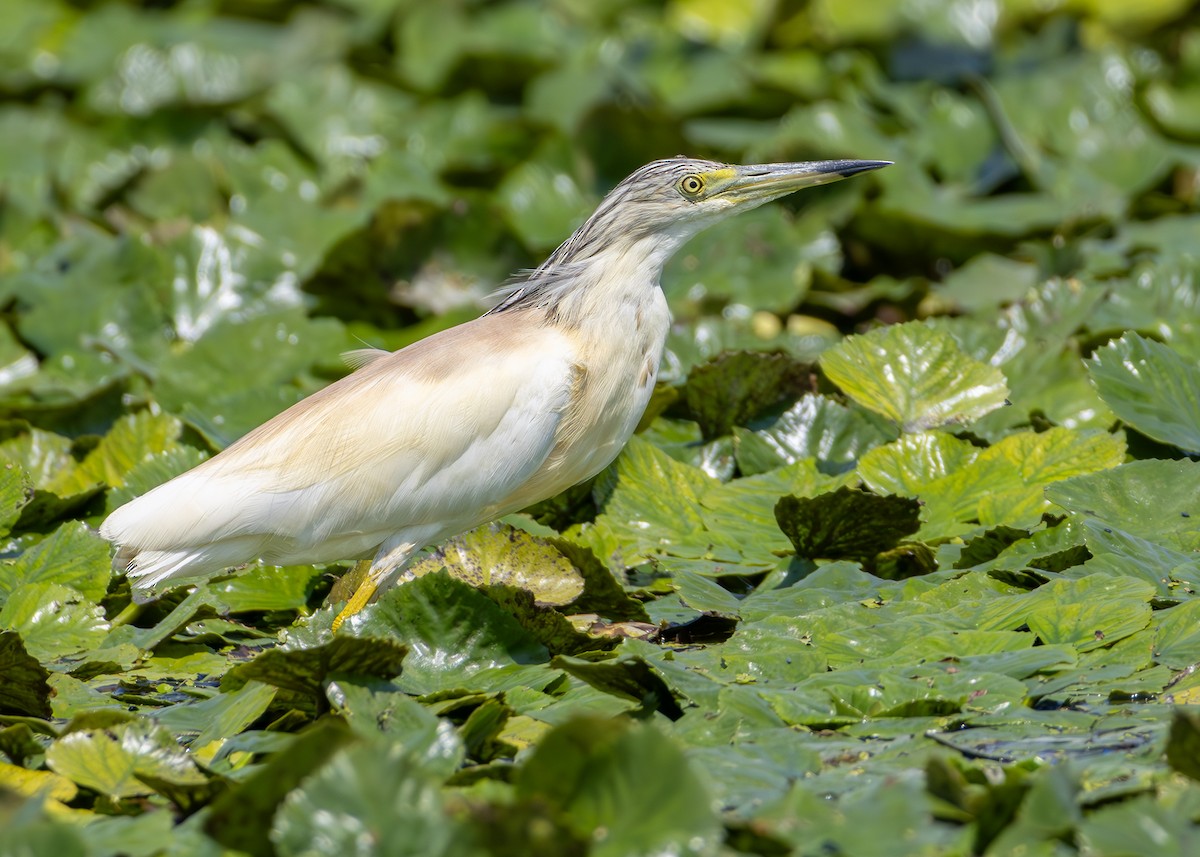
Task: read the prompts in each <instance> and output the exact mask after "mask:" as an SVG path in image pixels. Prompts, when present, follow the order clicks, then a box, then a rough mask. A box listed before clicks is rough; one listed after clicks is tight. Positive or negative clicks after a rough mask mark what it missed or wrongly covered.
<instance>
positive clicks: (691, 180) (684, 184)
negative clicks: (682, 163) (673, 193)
mask: <svg viewBox="0 0 1200 857" xmlns="http://www.w3.org/2000/svg"><path fill="white" fill-rule="evenodd" d="M679 189H680V190H681V191H683V192H684V194H686V195H687V196H697V195H698V194H699V193H700V191H702V190H704V179H702V178H701V177H700V176H684V177H683V178H681V179H680V180H679Z"/></svg>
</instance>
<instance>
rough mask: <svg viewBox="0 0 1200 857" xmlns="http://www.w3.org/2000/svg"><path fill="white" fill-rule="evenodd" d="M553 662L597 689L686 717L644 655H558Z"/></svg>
mask: <svg viewBox="0 0 1200 857" xmlns="http://www.w3.org/2000/svg"><path fill="white" fill-rule="evenodd" d="M551 663H552V665H553V666H554V667H556V668H558V669H561V670H565V671H566V672H568V673H570V674H571V675H573V676H575V678H577V679H580V680H581V681H585V682H587V683H588V684H590V685H591V686H592V687H594V688H596V689H597V690H601V691H604V692H605V693H608V694H612V695H613V696H616V697H619V698H621V699H627V700H629V701H630V702H633V703H636V704H637V705H639V706H641V710H643V711H660V712H662V713H663V714H664V715H666V716H667V717H669V718H670V719H671V720H678V719H679V718H680V717H682V716H683V709H681V708H680V707H679V702H678V700H677V699H676V694H675V692H674V691H673V690H672V689H671V688H670V686H669V685H668V684H667V683H666V682H665V681H664V680H663V678H662V676H661V675H659V674H658V673H657V672H656V671H655V670H654V668H653V667H652V666H651V665H650V664H649V663H647V662H646V660H645V659H643V658H641V657H637V656H625V657H621V658H618V659H614V660H603V661H586V660H583V659H581V658H572V657H567V656H565V655H558V656H557V657H555V658H554V660H553V661H552V662H551Z"/></svg>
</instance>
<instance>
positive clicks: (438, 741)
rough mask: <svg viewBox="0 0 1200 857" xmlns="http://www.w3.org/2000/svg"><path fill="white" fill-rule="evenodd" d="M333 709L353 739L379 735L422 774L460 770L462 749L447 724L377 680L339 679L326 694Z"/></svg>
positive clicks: (334, 681)
mask: <svg viewBox="0 0 1200 857" xmlns="http://www.w3.org/2000/svg"><path fill="white" fill-rule="evenodd" d="M326 692H327V693H328V695H329V699H330V702H332V703H333V706H334V709H335V710H336V711H337V712H338V713H339V714H341V715H342V716H344V717H345V718H346V719H347V721H348V722H349V724H350V728H352V729H353V730H354V731H355V732H356V733H358V734H359V735H361V736H362V737H364V738H374V737H376V736H378V735H380V734H381V733H382V734H383V735H385V736H386V737H387V738H388V739H389V740H390V741H392V742H394V743H395V744H397V745H402V746H404V747H405V748H406V750H407V751H408V753H409V754H410V755H411V756H412V758H414V759H416V760H417V761H418V762H419V763H420V766H421V768H422V769H424V770H425V771H427V772H429V773H433V774H436V775H438V776H440V777H443V778H447V777H449V776H451V775H452V774H453V773H454V772H455V771H457V770H458V769H459V768H460V767H462V764H463V761H464V760H465V758H466V749H465V748H464V747H463V741H462V738H461V737H460V735H459V733H458V731H457V730H456V729H455V728H454V727H453V725H452V724H451V723H450V721H449V720H445V719H442V718H439V717H438V716H437V715H436V714H434V713H433V712H432V711H431V710H430V709H429V708H427V707H425V706H424V705H422V704H421V703H419V702H417V700H416V699H414V698H413V697H411V696H409V695H408V694H406V693H402V692H400V691H399V690H397V689H396V686H395V685H394V684H391V683H390V682H383V681H380V680H378V679H361V678H338V679H335V680H333V681H331V682H330V683H329V685H328V688H327V691H326Z"/></svg>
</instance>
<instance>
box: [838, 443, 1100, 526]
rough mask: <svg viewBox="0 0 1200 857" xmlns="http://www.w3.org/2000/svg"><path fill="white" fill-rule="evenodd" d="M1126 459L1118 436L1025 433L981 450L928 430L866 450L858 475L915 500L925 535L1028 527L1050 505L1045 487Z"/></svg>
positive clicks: (882, 489) (881, 489)
mask: <svg viewBox="0 0 1200 857" xmlns="http://www.w3.org/2000/svg"><path fill="white" fill-rule="evenodd" d="M1123 457H1124V445H1123V444H1122V442H1121V440H1120V439H1119V438H1116V437H1114V436H1112V435H1109V434H1106V433H1101V432H1094V431H1093V432H1073V431H1070V430H1068V429H1063V428H1055V429H1051V430H1049V431H1046V432H1042V433H1040V434H1037V433H1034V432H1023V433H1020V434H1013V435H1009V436H1008V437H1006V438H1004V439H1003V440H1001V441H1000V442H999V443H997V444H996V445H994V446H991V447H988V448H987V449H983V450H981V449H979V448H978V447H974V446H972V445H971V444H969V443H967V442H966V441H960V440H957V439H955V438H952V437H950V436H948V435H944V434H937V433H926V434H920V435H906V436H905V437H902V438H901V439H900V440H898V441H896V442H895V443H892V444H889V445H887V446H881V447H877V448H876V449H873V450H871V451H870V452H868V453H867V454H866V455H864V456H863V458H862V459H861V460H860V462H859V467H858V473H859V474H860V475H861V476H862V479H863V481H864V482H865V483H866V484H867V485H868V486H869V487H870V488H871V489H872V490H874V491H876V492H878V493H884V492H886V493H890V494H900V495H903V496H910V497H917V498H919V499H920V500H921V501H922V503H923V504H924V505H923V507H922V510H921V513H922V518H923V519H924V525H923V526H922V529H921V531H920V533H919V534H918V537H919V538H924V539H929V538H941V537H945V536H949V535H958V534H961V533H965V532H969V531H971V530H972V529H974V527H973V526H972V522H978V524H979V525H982V526H994V525H996V524H999V523H1001V522H1003V523H1005V524H1006V525H1008V526H1027V527H1031V526H1033V525H1035V524H1036V523H1037V522H1038V521H1039V519H1040V518H1041V515H1042V513H1043V512H1045V511H1046V510H1047V509H1048V508H1049V501H1047V500H1046V499H1045V496H1044V492H1045V490H1046V486H1048V485H1050V484H1051V483H1055V482H1058V481H1061V480H1063V479H1067V478H1069V477H1071V476H1075V475H1077V474H1080V473H1091V472H1093V471H1099V470H1104V469H1106V468H1112V467H1116V466H1117V465H1118V464H1119V463H1120V462H1121V460H1122V459H1123Z"/></svg>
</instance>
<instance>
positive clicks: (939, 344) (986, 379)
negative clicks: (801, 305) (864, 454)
mask: <svg viewBox="0 0 1200 857" xmlns="http://www.w3.org/2000/svg"><path fill="white" fill-rule="evenodd" d="M821 369H822V371H824V372H825V374H826V375H828V376H829V378H830V380H832V381H833V382H834V383H835V384H837V385H838V386H839V387H841V388H842V390H843V391H844V392H845V393H846V395H848V396H850V398H852V399H854V400H855V401H856V402H858V403H859V404H861V405H862V406H863V407H865V408H869V409H870V410H872V411H875V412H876V413H879V414H883V415H884V416H885V417H888V418H889V419H891V420H894V421H895V422H896V423H897V424H899V425H900V427H901V428H902V429H903V430H904V431H906V432H915V431H922V430H924V429H928V428H933V427H935V426H941V425H945V424H947V423H966V424H969V423H970V422H971V421H973V420H976V419H978V418H979V417H982V416H983V415H984V414H986V413H988V412H989V411H992V410H995V409H996V408H998V407H1000V406H1001V405H1003V404H1004V403H1005V400H1006V397H1007V396H1008V387H1007V386H1005V383H1004V375H1003V374H1001V372H1000V370H999V369H996V368H994V367H991V366H988V365H987V364H985V363H981V362H980V361H978V360H974V359H972V358H971V357H969V356H967V354H965V353H964V352H963V350H962V349H961V348H960V347H959V346H958V343H956V342H955V341H954V338H953V337H952V336H950V334H948V333H946V332H944V331H941V330H936V329H931V328H930V327H928V326H926V325H924V324H918V323H911V324H898V325H892V326H890V327H882V328H878V329H876V330H873V331H871V332H870V333H867V334H863V335H861V336H850V337H847V338H846V339H845V340H843V342H842V343H841V344H840V345H838V346H836V347H834V348H831V349H830V350H829V351H827V352H825V353H824V354H823V355H822V356H821Z"/></svg>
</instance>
